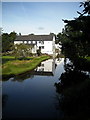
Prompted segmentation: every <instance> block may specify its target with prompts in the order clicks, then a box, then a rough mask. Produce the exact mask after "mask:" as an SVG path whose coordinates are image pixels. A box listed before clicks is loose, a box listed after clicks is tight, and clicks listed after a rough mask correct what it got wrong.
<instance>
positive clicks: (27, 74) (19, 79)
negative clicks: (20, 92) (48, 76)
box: [12, 72, 34, 82]
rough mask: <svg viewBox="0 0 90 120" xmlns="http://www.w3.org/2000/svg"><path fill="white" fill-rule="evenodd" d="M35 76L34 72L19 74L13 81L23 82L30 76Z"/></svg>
mask: <svg viewBox="0 0 90 120" xmlns="http://www.w3.org/2000/svg"><path fill="white" fill-rule="evenodd" d="M33 77H34V74H33V72H27V73H24V74H22V75H18V76H16V77H14V79H12V81H18V82H23V81H24V80H26V79H28V78H30V79H32V78H33Z"/></svg>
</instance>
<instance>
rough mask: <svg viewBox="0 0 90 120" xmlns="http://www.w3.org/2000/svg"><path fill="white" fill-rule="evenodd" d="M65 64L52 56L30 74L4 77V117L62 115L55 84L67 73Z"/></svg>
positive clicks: (50, 117) (31, 117) (39, 117)
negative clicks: (58, 107) (63, 73)
mask: <svg viewBox="0 0 90 120" xmlns="http://www.w3.org/2000/svg"><path fill="white" fill-rule="evenodd" d="M63 64H64V63H63V59H62V60H61V61H56V60H52V59H49V60H47V61H44V62H42V63H41V65H40V66H38V67H37V68H36V69H35V70H34V71H32V72H29V73H28V74H24V75H20V76H18V77H15V78H10V79H8V80H4V81H3V83H2V92H3V112H2V113H3V114H2V115H3V116H2V117H3V118H6V119H7V120H8V118H11V119H12V120H13V119H15V118H16V119H17V118H19V119H21V118H25V119H27V118H30V119H54V118H55V119H59V118H62V116H63V112H62V111H60V110H58V109H57V104H58V103H57V102H58V100H57V99H56V95H57V93H56V88H55V86H54V84H55V82H57V81H58V79H59V77H60V75H61V74H62V72H64V68H63Z"/></svg>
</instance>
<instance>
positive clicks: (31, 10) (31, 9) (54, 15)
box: [2, 2, 82, 34]
mask: <svg viewBox="0 0 90 120" xmlns="http://www.w3.org/2000/svg"><path fill="white" fill-rule="evenodd" d="M79 5H80V2H3V3H2V27H3V32H8V33H10V32H12V31H15V32H17V33H21V34H30V33H34V34H49V33H50V32H53V33H55V34H57V33H59V32H61V31H62V28H63V27H64V22H63V21H62V19H68V20H71V19H73V18H74V17H78V14H77V11H82V9H81V8H79Z"/></svg>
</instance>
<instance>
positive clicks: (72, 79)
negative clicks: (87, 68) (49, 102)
mask: <svg viewBox="0 0 90 120" xmlns="http://www.w3.org/2000/svg"><path fill="white" fill-rule="evenodd" d="M89 74H90V73H89V72H88V75H87V72H83V71H80V70H77V69H76V68H75V66H72V63H70V64H66V65H65V72H64V73H62V75H61V77H60V82H59V83H55V86H56V92H57V93H59V94H58V100H59V106H60V107H61V109H62V110H63V111H64V113H65V117H66V118H67V119H71V117H72V119H73V118H75V119H78V118H82V117H83V118H85V119H87V118H90V78H89Z"/></svg>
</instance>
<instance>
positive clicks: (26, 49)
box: [12, 44, 33, 58]
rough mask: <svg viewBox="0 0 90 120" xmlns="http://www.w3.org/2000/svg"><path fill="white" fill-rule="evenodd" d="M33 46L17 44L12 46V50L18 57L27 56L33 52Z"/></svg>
mask: <svg viewBox="0 0 90 120" xmlns="http://www.w3.org/2000/svg"><path fill="white" fill-rule="evenodd" d="M32 47H33V46H30V45H25V44H16V45H14V46H13V47H12V50H13V53H14V55H15V57H16V58H20V57H22V58H25V57H27V56H29V55H30V54H31V51H32Z"/></svg>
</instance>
